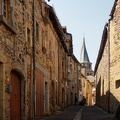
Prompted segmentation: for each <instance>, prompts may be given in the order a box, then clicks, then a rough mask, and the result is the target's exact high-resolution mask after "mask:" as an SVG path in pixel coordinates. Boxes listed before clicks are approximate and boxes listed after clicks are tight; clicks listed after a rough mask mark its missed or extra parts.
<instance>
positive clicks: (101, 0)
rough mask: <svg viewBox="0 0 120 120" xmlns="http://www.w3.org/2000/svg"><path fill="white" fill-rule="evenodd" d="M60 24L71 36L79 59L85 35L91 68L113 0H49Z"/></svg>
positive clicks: (93, 64) (74, 50)
mask: <svg viewBox="0 0 120 120" xmlns="http://www.w3.org/2000/svg"><path fill="white" fill-rule="evenodd" d="M47 3H48V4H50V5H51V6H53V7H54V9H55V11H56V14H57V17H58V19H59V21H60V23H61V25H62V26H66V27H67V31H68V32H69V33H71V34H72V37H73V52H74V55H75V56H76V58H77V59H78V61H80V51H81V46H82V42H83V34H84V36H85V42H86V48H87V52H88V56H89V59H90V62H91V63H92V69H93V70H94V66H95V63H96V59H97V56H98V51H99V47H100V42H101V37H102V31H103V28H104V25H105V24H106V22H108V19H109V18H110V17H109V14H110V12H111V9H112V6H113V3H114V0H50V2H47Z"/></svg>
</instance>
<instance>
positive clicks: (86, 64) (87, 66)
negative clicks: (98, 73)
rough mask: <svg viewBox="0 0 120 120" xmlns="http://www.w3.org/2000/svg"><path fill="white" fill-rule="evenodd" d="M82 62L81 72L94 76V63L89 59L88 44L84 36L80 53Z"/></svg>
mask: <svg viewBox="0 0 120 120" xmlns="http://www.w3.org/2000/svg"><path fill="white" fill-rule="evenodd" d="M80 63H81V65H82V68H81V72H82V74H83V75H85V76H93V70H92V63H91V62H90V60H89V57H88V53H87V49H86V45H85V38H83V44H82V48H81V54H80Z"/></svg>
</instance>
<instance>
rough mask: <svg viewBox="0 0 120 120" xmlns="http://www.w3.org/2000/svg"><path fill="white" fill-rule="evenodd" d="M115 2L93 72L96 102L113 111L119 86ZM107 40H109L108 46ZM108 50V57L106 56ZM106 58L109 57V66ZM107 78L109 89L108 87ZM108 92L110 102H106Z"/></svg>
mask: <svg viewBox="0 0 120 120" xmlns="http://www.w3.org/2000/svg"><path fill="white" fill-rule="evenodd" d="M115 3H116V5H115V6H114V7H115V9H114V11H112V12H113V13H112V14H113V16H112V18H111V19H110V20H109V23H108V39H107V42H106V44H105V48H104V49H103V54H102V56H101V60H100V63H99V65H98V68H97V71H96V74H95V76H96V84H97V86H96V87H97V95H96V103H97V105H99V106H100V107H102V108H104V109H106V110H108V111H110V112H113V113H115V112H116V109H117V107H118V105H119V102H120V95H119V88H116V85H117V84H116V80H120V0H118V1H115ZM114 7H113V8H114ZM108 42H110V48H109V47H108ZM109 52H110V58H108V57H109V56H108V55H109ZM108 59H110V68H109V61H108ZM108 71H110V73H108ZM109 78H110V89H109V87H108V84H109V82H108V81H109ZM109 92H110V103H109V102H108V101H109V100H108V99H109V98H108V97H109Z"/></svg>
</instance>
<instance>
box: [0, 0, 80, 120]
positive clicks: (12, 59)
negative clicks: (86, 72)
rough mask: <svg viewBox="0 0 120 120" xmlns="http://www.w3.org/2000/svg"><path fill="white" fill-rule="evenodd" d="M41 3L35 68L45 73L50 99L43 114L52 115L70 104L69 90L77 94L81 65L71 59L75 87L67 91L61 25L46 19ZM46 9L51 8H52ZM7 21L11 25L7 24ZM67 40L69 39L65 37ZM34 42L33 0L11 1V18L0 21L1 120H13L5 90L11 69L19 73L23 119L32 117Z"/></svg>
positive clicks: (36, 15) (39, 2)
mask: <svg viewBox="0 0 120 120" xmlns="http://www.w3.org/2000/svg"><path fill="white" fill-rule="evenodd" d="M42 2H44V0H42V1H41V0H36V1H35V5H36V6H35V21H36V22H37V23H38V26H39V35H38V36H39V37H38V40H36V51H35V53H36V69H39V70H40V71H41V72H42V73H43V74H44V86H45V83H47V85H48V86H47V89H48V91H47V93H48V96H47V98H46V96H44V103H45V105H46V103H47V106H46V107H45V108H44V114H51V113H52V112H54V111H56V110H57V107H58V106H60V107H61V108H62V109H63V108H64V107H66V106H67V105H68V101H67V94H68V93H67V90H68V89H70V94H71V91H72V92H73V94H74V93H75V92H76V93H77V92H78V88H77V81H78V76H77V75H78V73H77V72H76V73H75V71H77V65H78V63H77V62H76V61H75V60H74V59H72V60H73V61H72V62H73V66H72V69H73V70H72V80H73V79H74V81H75V84H74V86H72V85H73V83H72V82H70V88H67V85H66V82H68V81H67V74H68V69H67V67H68V66H67V65H68V64H69V63H68V61H67V51H66V50H65V45H64V46H63V43H62V42H61V41H62V40H63V39H61V38H60V35H58V34H59V32H58V31H56V29H55V27H56V26H57V25H59V24H56V26H54V25H53V23H52V21H51V19H50V16H49V15H48V14H46V15H44V16H43V14H42V12H43V11H42ZM47 7H48V8H49V6H47ZM51 8H52V7H51ZM0 13H1V11H0ZM52 14H54V13H52ZM52 17H53V16H52ZM52 17H51V18H52ZM6 21H7V23H8V25H7V23H5V22H6ZM9 25H10V26H9ZM59 27H61V26H59ZM13 28H14V29H13ZM27 28H29V30H30V42H29V41H28V40H27ZM60 29H62V28H60ZM64 39H66V38H65V36H64ZM32 40H33V0H25V1H24V2H20V0H15V1H10V6H9V19H8V20H5V21H2V22H0V74H2V75H0V83H1V84H0V119H1V120H2V119H5V120H10V93H8V92H7V91H6V89H7V85H8V84H10V83H11V71H12V70H14V71H15V72H17V73H18V74H19V77H20V79H21V120H28V119H30V118H31V116H32V88H33V86H32V84H33V61H32V60H33V54H32V44H33V43H32ZM64 41H66V40H64ZM71 46H72V45H71ZM68 49H69V47H68ZM72 55H73V54H71V58H72ZM73 87H74V90H73ZM78 87H79V86H78ZM79 89H80V88H79ZM44 93H45V91H44ZM73 100H74V95H73V96H72V102H71V103H72V104H73Z"/></svg>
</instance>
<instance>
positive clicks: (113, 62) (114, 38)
mask: <svg viewBox="0 0 120 120" xmlns="http://www.w3.org/2000/svg"><path fill="white" fill-rule="evenodd" d="M117 80H120V0H118V1H117V4H116V8H115V11H114V14H113V19H112V20H111V21H110V92H111V96H112V97H111V101H110V102H111V106H110V109H111V111H112V112H115V111H116V109H117V107H118V105H119V102H120V95H119V88H116V81H117Z"/></svg>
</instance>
